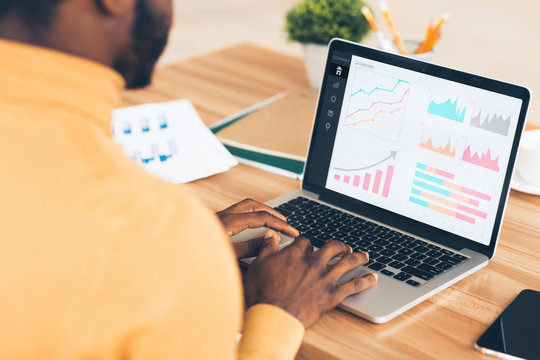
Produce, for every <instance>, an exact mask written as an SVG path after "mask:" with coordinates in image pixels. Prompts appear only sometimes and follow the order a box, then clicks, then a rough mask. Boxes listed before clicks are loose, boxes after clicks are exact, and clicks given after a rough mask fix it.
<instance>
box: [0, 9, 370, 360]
mask: <svg viewBox="0 0 540 360" xmlns="http://www.w3.org/2000/svg"><path fill="white" fill-rule="evenodd" d="M170 22H171V2H170V0H1V1H0V54H1V56H0V84H1V86H0V109H1V110H2V111H1V114H0V129H1V137H2V141H1V142H0V150H1V153H2V154H3V156H2V159H3V161H2V166H1V170H0V184H1V186H0V201H1V203H0V204H1V205H0V218H1V219H2V227H1V230H0V244H1V245H2V250H3V251H2V253H1V255H0V283H1V284H2V287H1V288H2V290H1V296H0V319H2V321H1V322H0V333H1V334H2V336H1V337H0V358H1V359H78V358H80V359H82V358H84V359H116V358H119V359H161V358H163V359H173V358H174V359H230V358H236V357H238V358H242V359H250V358H253V359H282V358H292V357H293V356H294V354H295V353H296V351H297V349H298V347H299V345H300V342H301V338H302V336H303V331H304V328H305V327H308V326H310V325H311V324H313V323H314V322H315V321H316V320H317V319H318V318H319V317H320V316H321V314H323V313H324V312H326V311H328V310H330V309H332V308H333V307H335V306H336V305H337V304H338V303H339V302H340V301H341V300H342V299H343V298H345V297H346V296H349V295H351V294H354V293H357V292H359V291H362V290H364V289H366V288H368V287H370V286H372V285H373V284H374V283H375V282H376V276H374V275H368V276H366V277H364V278H361V279H354V280H351V281H349V282H347V283H345V284H339V283H338V281H337V280H338V279H339V278H340V277H341V275H343V274H344V273H345V272H347V271H349V270H351V269H353V268H355V267H357V266H360V265H362V264H364V263H365V262H366V261H367V254H363V253H358V254H351V253H350V248H347V247H346V246H345V245H343V243H340V242H337V241H336V242H332V243H329V244H328V245H327V246H325V247H324V248H322V249H321V250H320V251H318V252H316V253H314V252H313V248H312V247H311V244H310V243H309V240H307V239H305V238H299V239H297V240H296V241H295V242H294V243H293V244H292V245H291V246H289V247H288V248H286V249H285V250H283V251H280V252H278V242H279V236H278V235H277V233H276V232H274V231H272V230H268V231H267V233H266V235H265V237H264V239H255V240H253V241H251V242H248V243H244V244H238V245H235V248H234V251H231V250H232V249H233V248H232V247H231V245H230V242H229V241H228V237H227V236H229V237H230V236H231V235H233V234H235V233H237V232H239V231H242V230H244V229H246V228H248V227H261V226H266V227H269V228H272V229H274V230H278V231H281V232H284V233H286V234H288V235H292V236H298V232H297V231H296V230H295V229H293V228H292V227H291V226H290V225H288V224H287V223H286V222H285V219H284V218H283V217H282V216H281V215H280V214H278V213H277V212H275V211H274V210H272V209H271V208H269V207H267V206H265V205H263V204H260V203H258V202H254V201H252V200H246V201H244V202H241V203H239V204H237V205H235V206H232V207H231V208H229V209H226V210H224V211H222V212H220V213H218V214H217V216H214V215H212V214H210V213H209V212H208V211H207V210H205V209H204V208H203V207H202V206H201V205H200V204H199V202H198V201H197V200H195V199H194V198H193V197H192V196H191V195H190V194H189V193H188V192H187V190H186V189H184V188H183V187H181V186H173V185H170V184H166V183H164V182H162V181H160V180H159V179H156V178H154V177H152V176H150V175H148V174H146V173H144V172H143V171H142V170H141V169H140V167H139V166H138V165H137V164H136V163H134V162H133V161H131V160H129V159H127V158H126V157H124V156H123V155H122V152H121V149H120V148H119V146H117V145H115V144H114V143H113V141H112V140H111V135H110V131H109V129H110V120H111V110H112V109H113V108H114V107H115V106H116V104H117V101H118V98H119V93H120V91H121V90H122V88H123V87H124V86H125V85H127V87H131V88H133V87H140V86H145V85H146V84H148V82H149V79H150V76H151V73H152V70H153V67H154V63H155V61H156V59H157V58H158V56H159V55H160V53H161V52H162V50H163V47H164V45H165V43H166V39H167V33H168V30H169V26H170ZM218 220H220V221H218ZM220 222H221V223H220ZM235 255H236V256H235ZM254 255H258V258H257V260H256V261H255V262H254V263H253V264H252V265H251V266H250V268H249V270H248V272H247V274H246V279H245V280H246V285H245V288H244V291H243V293H242V288H241V283H240V276H239V271H238V268H237V266H236V264H235V263H236V260H237V258H239V257H246V256H254ZM335 257H340V258H341V260H340V261H339V262H337V263H336V264H334V265H331V266H328V262H329V261H330V260H331V259H333V258H335ZM243 297H245V300H246V303H247V304H246V308H247V309H248V310H247V312H246V313H245V314H244V307H243ZM238 331H241V332H242V334H243V336H242V339H241V341H240V342H239V343H237V341H236V333H237V332H238Z"/></svg>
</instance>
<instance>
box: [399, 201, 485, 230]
mask: <svg viewBox="0 0 540 360" xmlns="http://www.w3.org/2000/svg"><path fill="white" fill-rule="evenodd" d="M409 200H410V202H412V203H415V204H418V205H420V206H424V207H427V208H428V209H432V210H435V211H437V212H440V213H442V214H445V215H448V216H452V217H455V218H456V219H459V220H463V221H466V222H468V223H471V224H474V223H475V222H476V221H475V219H473V218H472V217H470V216H466V215H463V214H460V213H458V212H455V211H452V210H448V209H446V208H444V207H442V206H438V205H436V204H433V203H430V202H427V201H424V200H421V199H419V198H417V197H414V196H411V197H410V198H409Z"/></svg>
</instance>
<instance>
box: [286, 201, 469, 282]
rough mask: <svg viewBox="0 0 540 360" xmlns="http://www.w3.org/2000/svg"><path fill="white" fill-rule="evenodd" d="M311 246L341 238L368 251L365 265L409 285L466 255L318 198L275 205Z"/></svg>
mask: <svg viewBox="0 0 540 360" xmlns="http://www.w3.org/2000/svg"><path fill="white" fill-rule="evenodd" d="M276 210H277V211H279V212H280V213H282V214H283V215H284V216H285V217H287V221H288V222H289V223H290V224H291V225H292V226H294V227H295V228H296V229H298V231H299V232H300V234H301V235H304V236H306V237H307V238H308V239H310V240H311V243H312V244H313V246H316V247H319V248H320V247H322V246H324V244H325V243H326V242H328V241H329V240H333V239H336V240H340V241H343V242H344V243H345V244H347V245H349V246H350V247H351V248H352V249H353V251H366V252H368V253H369V259H370V260H369V262H368V263H367V264H366V265H364V266H367V267H368V268H370V269H372V270H374V271H378V272H380V273H381V274H383V275H385V276H388V277H392V278H394V279H396V280H397V281H401V282H405V283H406V284H408V285H411V286H420V285H422V284H424V283H426V282H427V281H430V280H432V279H434V278H435V277H437V276H440V275H441V274H443V273H444V272H446V271H448V270H450V269H452V268H453V267H454V266H456V265H459V264H461V263H462V262H464V261H466V260H468V259H469V258H468V257H467V256H465V255H463V254H459V253H457V252H455V251H452V250H448V249H445V248H443V247H440V246H438V245H436V244H433V243H429V242H427V241H424V240H420V239H417V238H414V237H412V236H410V235H406V234H404V233H401V232H399V231H396V230H393V229H390V228H387V227H385V226H382V225H379V224H376V223H374V222H371V221H368V220H365V219H362V218H360V217H356V216H354V215H351V214H348V213H345V212H342V211H340V210H338V209H335V208H332V207H330V206H327V205H324V204H321V203H319V202H316V201H313V200H310V199H307V198H305V197H297V198H296V199H293V200H291V201H289V202H287V203H284V204H281V205H279V206H278V207H276Z"/></svg>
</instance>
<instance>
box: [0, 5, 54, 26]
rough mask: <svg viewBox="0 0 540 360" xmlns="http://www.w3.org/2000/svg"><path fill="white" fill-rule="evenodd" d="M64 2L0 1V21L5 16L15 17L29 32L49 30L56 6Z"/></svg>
mask: <svg viewBox="0 0 540 360" xmlns="http://www.w3.org/2000/svg"><path fill="white" fill-rule="evenodd" d="M63 1H64V0H0V21H2V20H4V19H5V18H6V16H16V17H18V18H19V19H21V20H22V21H24V22H25V24H26V25H27V26H28V27H29V29H30V30H31V31H40V30H44V29H47V28H49V26H50V25H51V23H52V21H53V20H54V17H55V15H56V10H57V8H58V5H59V4H60V3H61V2H63Z"/></svg>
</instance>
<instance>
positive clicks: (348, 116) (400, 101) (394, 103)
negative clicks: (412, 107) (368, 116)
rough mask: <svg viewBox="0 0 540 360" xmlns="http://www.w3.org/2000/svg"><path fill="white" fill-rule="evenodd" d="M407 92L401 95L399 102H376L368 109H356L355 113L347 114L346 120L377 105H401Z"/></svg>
mask: <svg viewBox="0 0 540 360" xmlns="http://www.w3.org/2000/svg"><path fill="white" fill-rule="evenodd" d="M409 90H410V89H407V91H405V92H404V93H403V96H402V97H401V99H400V100H398V101H396V102H384V101H378V102H374V103H373V104H371V105H370V106H369V107H368V108H366V109H358V110H356V111H354V112H353V113H351V114H349V115H347V116H346V118H350V117H351V116H353V115H355V114H356V113H358V112H360V111H366V110H371V109H372V108H373V107H374V106H375V105H379V104H383V105H396V104H401V103H402V102H403V100H405V96H407V94H408V93H409ZM400 109H404V108H400Z"/></svg>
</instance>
